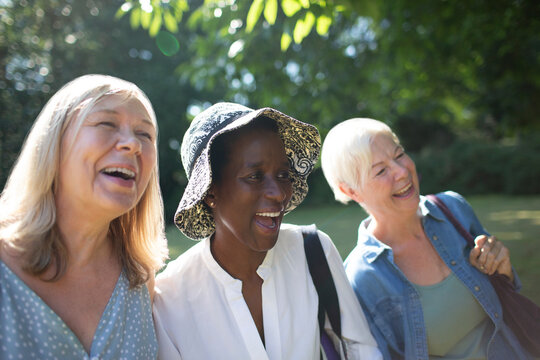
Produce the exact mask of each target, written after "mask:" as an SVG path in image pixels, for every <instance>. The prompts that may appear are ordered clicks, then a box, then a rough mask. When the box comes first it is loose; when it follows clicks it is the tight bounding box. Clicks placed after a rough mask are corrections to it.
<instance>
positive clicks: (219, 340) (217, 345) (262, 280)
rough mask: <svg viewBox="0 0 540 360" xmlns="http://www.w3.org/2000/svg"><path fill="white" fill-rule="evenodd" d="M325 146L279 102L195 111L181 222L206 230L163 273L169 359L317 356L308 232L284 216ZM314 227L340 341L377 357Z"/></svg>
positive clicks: (163, 346)
mask: <svg viewBox="0 0 540 360" xmlns="http://www.w3.org/2000/svg"><path fill="white" fill-rule="evenodd" d="M319 149H320V138H319V134H318V132H317V130H316V129H315V127H313V126H311V125H308V124H305V123H302V122H300V121H298V120H296V119H293V118H292V117H289V116H287V115H285V114H283V113H280V112H279V111H277V110H274V109H271V108H263V109H259V110H252V109H249V108H247V107H244V106H242V105H238V104H232V103H219V104H216V105H214V106H212V107H210V108H209V109H207V110H206V111H204V112H202V113H201V114H199V115H198V116H196V117H195V119H194V120H193V122H192V124H191V126H190V128H189V130H188V131H187V132H186V134H185V136H184V140H183V143H182V162H183V164H184V168H185V170H186V173H187V175H188V178H189V182H188V185H187V187H186V190H185V192H184V195H183V197H182V200H181V201H180V205H179V207H178V210H177V213H176V216H175V222H176V225H177V226H178V227H179V229H180V230H181V231H182V232H183V233H184V234H185V235H187V236H188V237H190V238H192V239H199V240H201V241H200V242H199V243H198V244H196V245H195V246H193V247H192V248H191V249H190V250H188V251H187V252H186V253H184V254H183V255H181V256H180V257H179V258H178V259H176V260H174V261H172V262H171V263H170V264H169V265H168V266H167V268H166V269H165V271H164V272H163V273H162V274H160V275H159V276H158V278H157V279H156V298H155V303H154V319H155V323H156V331H157V335H158V342H159V357H160V358H161V359H180V358H182V359H184V360H186V359H310V360H311V359H318V358H319V357H320V356H321V353H320V351H321V350H320V339H319V325H318V319H317V314H318V296H317V292H316V289H315V287H314V285H313V282H312V279H311V277H310V275H309V270H308V265H307V263H306V255H305V252H304V246H303V237H302V232H301V230H300V228H299V227H297V226H293V225H286V224H282V218H283V215H284V214H285V213H287V212H289V211H291V210H292V209H294V208H295V207H296V206H297V205H298V204H300V203H301V202H302V200H303V199H304V197H305V196H306V194H307V184H306V178H307V176H308V174H309V173H310V172H311V170H312V169H313V166H314V164H315V162H316V160H317V157H318V154H319ZM318 235H319V238H320V240H321V243H322V247H323V250H324V255H325V256H326V259H327V262H328V264H329V267H330V269H331V275H332V277H333V280H334V283H335V287H336V289H337V294H338V297H339V305H340V308H341V330H342V339H343V342H342V343H344V344H345V345H344V347H341V346H339V349H340V350H339V351H340V352H341V353H342V355H343V354H345V353H346V354H347V355H348V358H349V359H360V358H362V359H363V358H365V359H376V358H380V353H379V350H378V348H377V346H376V343H375V341H374V339H373V337H372V336H371V333H370V332H369V330H368V327H367V323H366V320H365V318H364V315H363V313H362V310H361V308H360V306H359V305H358V302H357V301H356V298H355V296H354V293H353V292H352V289H351V288H350V286H349V285H348V282H347V279H346V276H345V272H344V270H343V265H342V261H341V258H340V256H339V254H338V252H337V250H336V248H335V247H334V245H333V244H332V242H331V240H330V239H329V238H328V236H327V235H325V234H324V233H322V232H318ZM327 324H328V322H327ZM329 327H330V326H329V325H328V326H326V325H325V328H327V330H328V329H329ZM330 333H331V332H330Z"/></svg>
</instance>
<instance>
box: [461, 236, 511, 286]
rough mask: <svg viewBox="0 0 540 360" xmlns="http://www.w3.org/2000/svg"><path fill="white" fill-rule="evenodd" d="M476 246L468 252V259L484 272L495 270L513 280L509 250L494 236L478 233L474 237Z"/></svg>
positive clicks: (492, 272)
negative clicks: (478, 234)
mask: <svg viewBox="0 0 540 360" xmlns="http://www.w3.org/2000/svg"><path fill="white" fill-rule="evenodd" d="M474 243H475V244H476V246H475V247H474V248H473V249H472V250H471V253H470V254H469V261H470V262H471V264H472V265H473V266H474V267H476V268H477V269H478V270H480V271H481V272H483V273H484V274H488V275H492V274H494V273H495V272H497V273H499V274H502V275H506V276H508V277H509V278H510V280H511V281H514V274H513V273H512V264H511V263H510V251H509V250H508V248H507V247H506V246H504V245H503V244H502V243H501V242H500V241H499V240H497V238H496V237H495V236H489V237H488V236H486V235H480V236H477V237H476V239H474Z"/></svg>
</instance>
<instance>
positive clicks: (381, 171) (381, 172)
mask: <svg viewBox="0 0 540 360" xmlns="http://www.w3.org/2000/svg"><path fill="white" fill-rule="evenodd" d="M385 171H386V168H382V169H381V170H379V172H377V174H375V176H379V175H382V174H384V172H385Z"/></svg>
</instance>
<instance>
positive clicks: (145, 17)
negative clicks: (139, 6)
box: [141, 10, 152, 29]
mask: <svg viewBox="0 0 540 360" xmlns="http://www.w3.org/2000/svg"><path fill="white" fill-rule="evenodd" d="M150 21H152V13H151V12H146V11H144V10H143V11H141V25H142V27H143V29H148V28H149V27H150Z"/></svg>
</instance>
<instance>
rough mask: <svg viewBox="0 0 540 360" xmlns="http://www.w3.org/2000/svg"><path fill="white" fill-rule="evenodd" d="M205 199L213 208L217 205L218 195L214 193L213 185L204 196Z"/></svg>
mask: <svg viewBox="0 0 540 360" xmlns="http://www.w3.org/2000/svg"><path fill="white" fill-rule="evenodd" d="M203 201H204V203H205V204H206V205H208V206H209V207H210V208H212V209H213V208H215V207H216V195H215V193H214V189H213V187H210V190H208V193H207V194H206V196H205V197H204V199H203Z"/></svg>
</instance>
